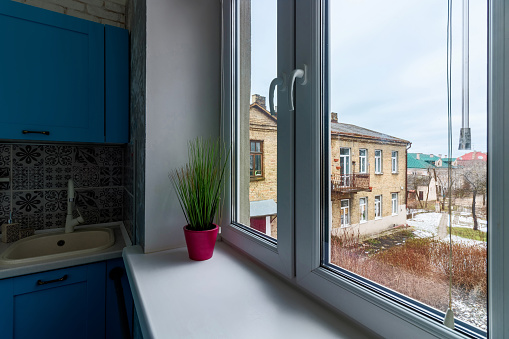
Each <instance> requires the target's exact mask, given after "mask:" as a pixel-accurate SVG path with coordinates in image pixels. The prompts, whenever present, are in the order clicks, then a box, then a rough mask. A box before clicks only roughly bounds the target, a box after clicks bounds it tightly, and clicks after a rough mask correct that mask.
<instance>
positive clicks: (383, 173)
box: [249, 95, 410, 236]
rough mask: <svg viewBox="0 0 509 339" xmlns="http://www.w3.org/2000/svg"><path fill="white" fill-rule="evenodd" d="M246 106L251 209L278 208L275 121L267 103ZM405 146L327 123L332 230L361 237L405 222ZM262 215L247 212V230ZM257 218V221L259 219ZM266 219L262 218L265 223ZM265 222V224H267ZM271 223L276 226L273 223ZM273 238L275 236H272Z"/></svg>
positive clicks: (256, 225)
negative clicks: (248, 108)
mask: <svg viewBox="0 0 509 339" xmlns="http://www.w3.org/2000/svg"><path fill="white" fill-rule="evenodd" d="M252 101H253V103H252V104H251V106H250V118H249V138H250V184H249V201H250V202H251V204H253V202H256V203H257V204H266V205H267V206H271V204H272V201H275V202H276V203H277V116H273V115H271V114H270V112H269V111H267V109H266V107H265V98H264V97H261V96H259V95H253V98H252ZM409 145H410V142H409V141H406V140H403V139H399V138H395V137H392V136H389V135H386V134H383V133H379V132H375V131H372V130H368V129H365V128H362V127H359V126H355V125H349V124H343V123H338V121H337V114H336V113H332V120H331V169H330V175H331V180H330V194H331V201H330V204H331V205H330V206H331V209H330V210H331V211H332V213H331V216H332V219H331V229H332V230H331V231H332V233H333V234H339V233H340V232H341V230H348V231H353V232H355V233H356V234H360V235H369V234H375V233H378V232H381V231H383V230H386V229H389V228H391V227H394V226H398V225H402V224H405V222H406V201H405V199H406V195H405V192H406V159H407V155H406V150H407V147H408V146H409ZM262 218H266V217H265V216H260V215H253V214H252V213H251V226H252V227H254V228H256V229H257V230H259V231H262V232H264V233H266V234H269V232H268V227H269V225H268V224H267V228H266V229H265V230H264V229H262V227H260V224H261V223H263V222H261V219H262ZM259 219H260V220H259ZM264 220H265V219H264ZM266 220H268V219H266ZM271 220H272V224H274V223H275V222H277V221H276V220H275V218H273V219H271ZM272 236H274V231H272Z"/></svg>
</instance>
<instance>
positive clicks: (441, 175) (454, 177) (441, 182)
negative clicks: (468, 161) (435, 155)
mask: <svg viewBox="0 0 509 339" xmlns="http://www.w3.org/2000/svg"><path fill="white" fill-rule="evenodd" d="M434 174H435V178H436V179H435V180H436V181H437V183H438V186H439V187H440V193H442V201H441V203H442V211H443V210H445V203H446V202H447V201H448V198H447V197H448V196H449V190H451V193H452V192H454V189H455V188H456V186H457V185H458V181H459V180H458V169H456V168H453V169H452V171H451V181H450V182H449V174H448V171H447V168H440V169H437V170H436V171H435V173H434ZM449 186H450V187H449ZM437 196H438V192H437Z"/></svg>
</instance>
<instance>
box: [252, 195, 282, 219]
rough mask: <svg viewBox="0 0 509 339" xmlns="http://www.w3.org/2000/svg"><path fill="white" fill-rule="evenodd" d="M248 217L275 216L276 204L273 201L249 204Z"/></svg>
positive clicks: (259, 201)
mask: <svg viewBox="0 0 509 339" xmlns="http://www.w3.org/2000/svg"><path fill="white" fill-rule="evenodd" d="M249 210H250V213H249V214H250V215H249V216H250V217H262V216H267V215H277V204H276V202H275V201H274V199H269V200H258V201H250V202H249Z"/></svg>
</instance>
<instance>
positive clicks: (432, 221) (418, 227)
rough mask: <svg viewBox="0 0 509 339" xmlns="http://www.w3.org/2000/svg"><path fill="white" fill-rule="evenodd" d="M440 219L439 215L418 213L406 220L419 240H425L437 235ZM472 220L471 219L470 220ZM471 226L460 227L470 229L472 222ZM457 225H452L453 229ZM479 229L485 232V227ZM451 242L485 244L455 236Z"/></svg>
mask: <svg viewBox="0 0 509 339" xmlns="http://www.w3.org/2000/svg"><path fill="white" fill-rule="evenodd" d="M441 217H442V214H441V213H420V214H417V215H415V216H414V217H413V218H412V219H408V220H407V224H408V225H409V226H413V227H414V228H415V231H414V234H415V235H416V236H418V237H420V238H426V237H434V236H436V235H438V225H439V224H440V218H441ZM470 219H472V218H470ZM471 222H472V225H470V226H468V225H461V227H470V228H472V226H473V220H472V221H471ZM456 226H458V225H456V224H453V227H456ZM480 228H481V229H483V228H484V231H486V229H487V228H486V227H480ZM451 238H452V241H453V242H461V243H464V244H469V245H481V244H485V242H484V241H480V240H472V239H466V238H461V237H458V236H457V235H453V236H452V237H451ZM443 240H444V241H448V240H449V237H448V236H447V237H446V238H444V239H443Z"/></svg>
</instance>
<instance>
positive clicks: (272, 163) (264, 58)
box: [233, 0, 278, 238]
mask: <svg viewBox="0 0 509 339" xmlns="http://www.w3.org/2000/svg"><path fill="white" fill-rule="evenodd" d="M238 5H239V13H240V17H239V22H238V23H237V24H238V34H239V51H238V61H239V75H238V83H239V96H240V98H239V106H240V107H239V112H237V117H236V119H237V126H238V133H237V140H236V145H237V147H239V154H238V158H237V159H238V164H237V166H238V167H237V168H238V172H239V173H237V176H238V179H237V192H236V194H237V196H236V211H235V213H233V219H234V222H237V223H239V224H242V225H244V226H247V227H251V228H253V229H255V230H257V231H260V232H261V233H263V234H265V235H268V236H270V237H272V238H276V234H277V202H278V199H277V121H278V119H277V91H276V94H275V102H274V106H275V108H276V109H275V110H274V111H273V112H271V111H270V107H269V106H270V105H269V86H270V83H271V81H272V79H273V78H275V77H276V76H277V44H276V38H277V36H276V32H277V1H275V0H260V1H258V0H257V1H238ZM248 159H250V160H249V161H250V171H249V172H248V170H247V162H248Z"/></svg>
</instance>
